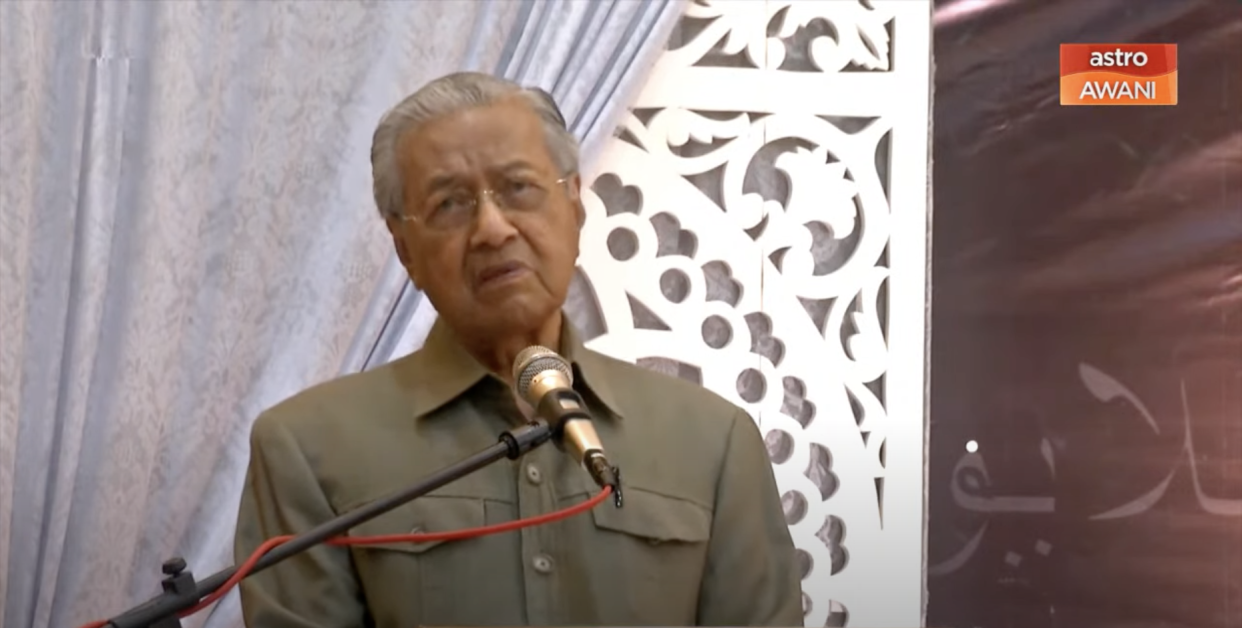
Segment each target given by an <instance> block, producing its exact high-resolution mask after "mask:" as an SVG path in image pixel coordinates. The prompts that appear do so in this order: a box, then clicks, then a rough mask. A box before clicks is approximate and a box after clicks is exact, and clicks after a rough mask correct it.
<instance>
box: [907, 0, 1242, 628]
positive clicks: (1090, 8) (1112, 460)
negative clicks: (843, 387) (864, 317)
mask: <svg viewBox="0 0 1242 628" xmlns="http://www.w3.org/2000/svg"><path fill="white" fill-rule="evenodd" d="M936 9H937V13H936V31H935V55H936V75H935V76H936V80H935V83H936V90H935V101H934V102H935V129H934V132H935V145H934V152H933V156H934V160H935V166H934V233H933V240H932V242H933V262H932V294H933V300H932V326H931V329H932V351H931V356H932V357H931V359H932V367H931V437H930V438H931V461H930V475H929V479H928V482H929V490H930V494H929V507H930V523H929V535H928V536H929V541H928V542H929V547H928V569H929V575H928V587H929V599H928V620H927V624H928V625H929V626H952V627H961V628H973V627H978V628H1001V627H1004V628H1044V627H1052V626H1058V627H1066V628H1123V627H1124V628H1148V627H1151V628H1155V627H1162V628H1239V627H1240V626H1242V2H1238V1H1235V0H1201V1H1200V0H1080V1H1044V0H1029V1H1026V2H1005V1H1000V0H997V1H987V0H980V1H974V2H972V1H967V0H959V1H957V2H937V3H936ZM1063 43H1066V44H1068V43H1096V44H1101V43H1102V44H1170V43H1171V44H1177V51H1176V66H1177V76H1176V79H1175V82H1176V89H1177V104H1176V105H1173V106H1062V105H1061V102H1060V100H1061V96H1062V95H1061V87H1062V85H1063V83H1062V82H1061V80H1060V70H1061V66H1060V58H1059V49H1060V45H1061V44H1063ZM1132 50H1143V49H1141V48H1133V49H1132ZM1152 50H1156V49H1152ZM1084 63H1088V65H1087V66H1084V67H1083V68H1082V69H1084V70H1092V68H1091V67H1089V62H1084ZM1162 76H1167V74H1162ZM1083 82H1084V80H1080V81H1079V83H1083ZM1168 84H1169V81H1168V80H1165V82H1164V83H1162V84H1161V85H1162V86H1161V89H1167V88H1168ZM1086 89H1087V88H1084V87H1083V86H1082V85H1079V84H1076V86H1075V87H1074V90H1075V96H1077V95H1083V98H1090V97H1093V94H1091V93H1088V92H1087V91H1086ZM1163 93H1164V92H1162V94H1163ZM1114 96H1115V94H1114Z"/></svg>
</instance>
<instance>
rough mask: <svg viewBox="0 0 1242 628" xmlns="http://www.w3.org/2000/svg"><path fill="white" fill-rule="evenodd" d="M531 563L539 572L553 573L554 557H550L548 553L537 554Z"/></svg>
mask: <svg viewBox="0 0 1242 628" xmlns="http://www.w3.org/2000/svg"><path fill="white" fill-rule="evenodd" d="M530 564H531V566H532V567H534V568H535V571H538V572H539V573H543V574H548V573H552V559H551V558H548V556H547V555H546V554H539V555H537V556H535V557H534V558H532V559H531V561H530Z"/></svg>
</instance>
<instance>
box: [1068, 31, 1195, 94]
mask: <svg viewBox="0 0 1242 628" xmlns="http://www.w3.org/2000/svg"><path fill="white" fill-rule="evenodd" d="M1061 104H1062V105H1176V104H1177V44H1061Z"/></svg>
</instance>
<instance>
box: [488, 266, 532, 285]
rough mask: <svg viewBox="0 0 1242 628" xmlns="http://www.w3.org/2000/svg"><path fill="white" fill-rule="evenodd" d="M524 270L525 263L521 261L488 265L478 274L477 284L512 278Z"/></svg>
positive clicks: (498, 281)
mask: <svg viewBox="0 0 1242 628" xmlns="http://www.w3.org/2000/svg"><path fill="white" fill-rule="evenodd" d="M524 272H526V265H525V264H523V263H521V262H505V263H503V264H495V265H493V266H488V267H487V268H484V269H483V272H481V273H479V275H478V277H479V285H480V286H485V285H489V284H494V283H500V282H503V281H506V280H509V279H513V278H515V277H517V276H518V275H521V274H522V273H524Z"/></svg>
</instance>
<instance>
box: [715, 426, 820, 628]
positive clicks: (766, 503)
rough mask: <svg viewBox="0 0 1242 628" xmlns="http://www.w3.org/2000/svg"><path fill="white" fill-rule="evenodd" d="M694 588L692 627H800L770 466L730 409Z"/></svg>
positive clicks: (759, 442)
mask: <svg viewBox="0 0 1242 628" xmlns="http://www.w3.org/2000/svg"><path fill="white" fill-rule="evenodd" d="M707 551H708V555H707V566H706V569H705V573H704V577H703V584H702V588H701V589H700V592H699V617H698V624H699V625H700V626H802V625H803V616H802V586H801V575H800V573H799V570H798V564H797V557H796V554H795V551H796V550H795V549H794V544H793V539H792V538H791V537H790V536H789V527H788V526H787V525H786V523H785V515H784V511H783V509H782V507H781V500H780V494H779V492H778V490H777V487H776V478H775V476H774V475H773V473H772V463H771V461H770V460H769V458H768V453H767V448H766V447H765V446H764V443H763V437H762V436H761V435H760V434H759V428H758V427H757V426H756V425H755V423H754V421H752V420H751V419H750V417H749V416H748V415H746V413H744V412H742V411H741V410H738V412H737V414H736V415H734V418H733V426H732V427H731V428H730V433H729V441H728V445H727V447H726V451H725V457H724V462H723V463H722V468H721V471H720V478H719V480H718V483H717V486H716V507H715V513H714V516H713V519H712V531H711V540H710V541H709V546H708V550H707Z"/></svg>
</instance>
